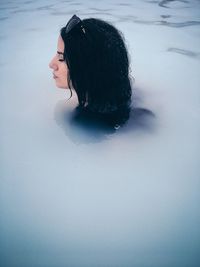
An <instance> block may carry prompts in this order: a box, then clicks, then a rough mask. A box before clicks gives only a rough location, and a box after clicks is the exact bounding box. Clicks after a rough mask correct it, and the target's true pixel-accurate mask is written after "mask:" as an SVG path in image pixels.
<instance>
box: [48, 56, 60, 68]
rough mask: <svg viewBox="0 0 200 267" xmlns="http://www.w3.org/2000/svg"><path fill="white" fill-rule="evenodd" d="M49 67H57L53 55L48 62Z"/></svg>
mask: <svg viewBox="0 0 200 267" xmlns="http://www.w3.org/2000/svg"><path fill="white" fill-rule="evenodd" d="M49 68H51V69H54V70H56V69H57V68H58V67H57V64H56V61H55V57H53V58H52V60H51V61H50V62H49Z"/></svg>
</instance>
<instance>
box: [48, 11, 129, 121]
mask: <svg viewBox="0 0 200 267" xmlns="http://www.w3.org/2000/svg"><path fill="white" fill-rule="evenodd" d="M60 57H63V58H60ZM59 60H61V61H59ZM62 60H64V61H62ZM50 67H51V68H52V69H53V71H54V75H55V76H56V77H57V78H56V77H55V78H56V79H55V80H56V85H57V86H58V87H61V88H70V89H74V90H75V92H76V94H77V97H78V101H79V107H80V108H81V109H83V110H84V111H85V110H87V111H88V112H92V113H93V114H98V115H100V116H101V117H102V118H103V119H105V120H107V121H108V122H110V123H114V124H116V123H118V124H120V123H124V122H125V121H126V120H127V119H128V114H129V109H130V101H131V94H132V90H131V85H130V80H129V59H128V54H127V50H126V47H125V43H124V40H123V37H122V34H121V33H120V32H119V31H118V30H117V29H116V28H115V27H114V26H113V25H111V24H109V23H107V22H105V21H103V20H100V19H94V18H89V19H83V20H82V21H81V20H80V19H79V18H78V17H76V16H73V18H72V19H71V20H70V21H69V22H68V24H67V26H66V27H63V28H62V29H61V31H60V36H59V39H58V51H57V55H56V56H55V57H54V58H53V59H52V61H51V63H50Z"/></svg>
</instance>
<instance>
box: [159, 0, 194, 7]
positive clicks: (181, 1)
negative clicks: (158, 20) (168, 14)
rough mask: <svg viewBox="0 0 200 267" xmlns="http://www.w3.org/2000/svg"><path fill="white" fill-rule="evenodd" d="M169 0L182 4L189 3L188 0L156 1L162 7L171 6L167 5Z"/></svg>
mask: <svg viewBox="0 0 200 267" xmlns="http://www.w3.org/2000/svg"><path fill="white" fill-rule="evenodd" d="M171 2H180V3H184V4H187V3H189V1H186V0H162V1H160V2H159V3H158V5H159V6H161V7H164V8H171V7H170V6H168V4H170V3H171Z"/></svg>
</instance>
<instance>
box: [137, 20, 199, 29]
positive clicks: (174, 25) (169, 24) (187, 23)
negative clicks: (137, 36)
mask: <svg viewBox="0 0 200 267" xmlns="http://www.w3.org/2000/svg"><path fill="white" fill-rule="evenodd" d="M134 22H135V23H139V24H147V25H161V26H167V27H172V28H183V27H188V26H195V25H200V21H196V20H191V21H184V22H168V21H166V20H155V21H149V20H134Z"/></svg>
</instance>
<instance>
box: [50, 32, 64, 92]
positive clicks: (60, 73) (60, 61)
mask: <svg viewBox="0 0 200 267" xmlns="http://www.w3.org/2000/svg"><path fill="white" fill-rule="evenodd" d="M64 47H65V45H64V42H63V40H62V38H61V36H59V38H58V44H57V53H56V55H55V56H54V57H53V58H52V60H51V62H50V63H49V67H50V68H51V69H52V70H53V78H54V79H55V82H56V86H57V87H59V88H64V89H67V88H69V85H68V82H67V74H68V68H67V64H66V62H65V61H64V55H63V53H64Z"/></svg>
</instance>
